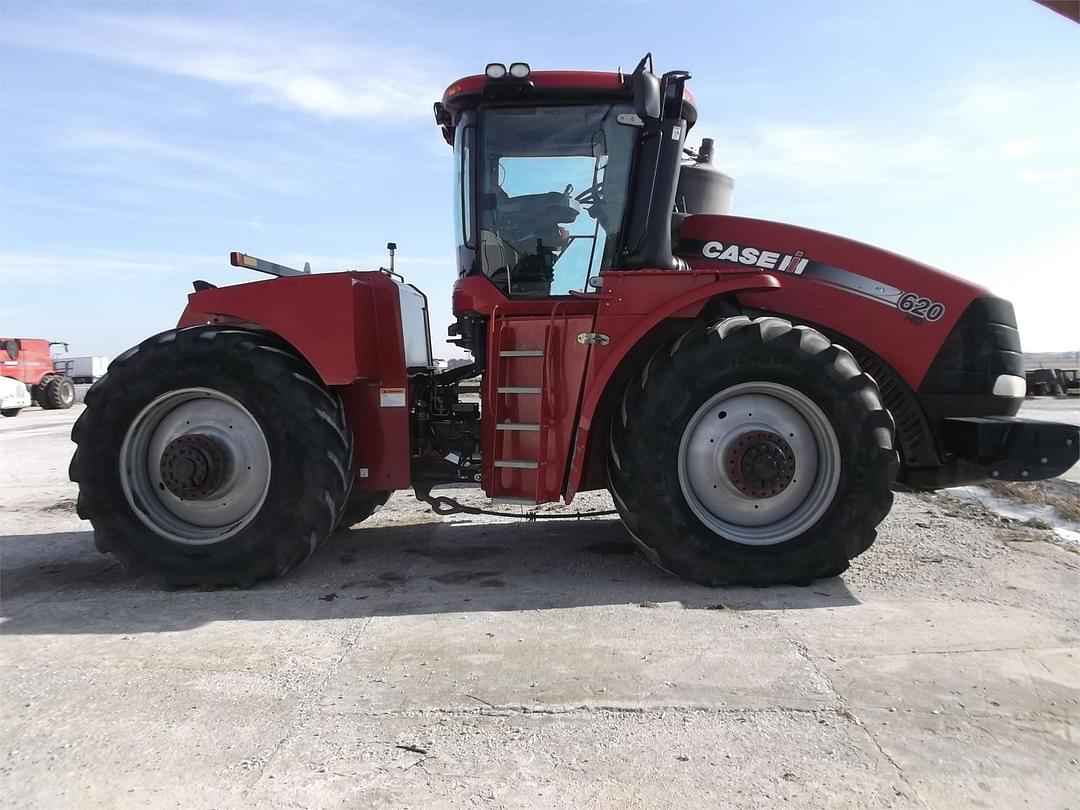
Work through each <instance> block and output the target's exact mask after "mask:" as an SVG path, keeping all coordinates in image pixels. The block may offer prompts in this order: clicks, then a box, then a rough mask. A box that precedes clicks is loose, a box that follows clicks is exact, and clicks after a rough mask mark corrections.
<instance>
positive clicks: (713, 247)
mask: <svg viewBox="0 0 1080 810" xmlns="http://www.w3.org/2000/svg"><path fill="white" fill-rule="evenodd" d="M701 255H702V256H704V257H705V258H706V259H716V260H717V261H720V262H732V263H733V264H735V263H737V264H748V265H751V266H753V267H760V268H762V269H763V270H778V271H779V272H781V273H795V274H796V275H798V274H801V273H802V271H803V270H805V269H806V265H808V264H809V263H810V260H809V259H806V258H803V252H802V251H801V250H797V251H795V253H794V254H792V255H788V254H786V253H778V252H777V251H775V250H762V249H761V248H756V247H740V246H739V245H732V244H727V245H725V244H724V243H723V242H706V243H705V245H704V247H702V249H701Z"/></svg>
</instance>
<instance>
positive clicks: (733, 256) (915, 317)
mask: <svg viewBox="0 0 1080 810" xmlns="http://www.w3.org/2000/svg"><path fill="white" fill-rule="evenodd" d="M699 244H700V243H699ZM701 255H702V256H704V257H705V258H706V259H713V260H714V261H718V262H731V263H732V264H745V265H748V266H751V267H760V268H761V269H763V270H775V271H776V272H779V273H792V274H794V275H797V276H803V277H804V278H812V279H813V280H814V281H817V282H820V283H822V284H828V285H830V286H833V287H839V288H840V289H842V290H846V291H847V292H849V293H852V294H853V295H858V296H861V297H863V298H869V299H870V300H872V301H877V302H878V303H879V304H884V305H886V306H889V307H896V308H897V309H899V310H900V311H901V312H903V313H904V314H905V315H907V316H908V320H909V321H911V322H913V323H919V322H923V321H931V322H932V321H940V320H941V318H942V316H944V315H945V305H944V304H943V303H941V302H939V301H933V300H931V299H929V298H925V297H924V296H921V295H919V294H918V293H914V292H905V291H904V290H901V289H898V288H896V287H893V286H892V285H890V284H885V283H884V282H881V281H878V280H877V279H873V278H870V277H868V276H863V275H860V274H859V273H853V272H852V271H850V270H845V269H843V268H842V267H833V266H832V265H831V264H825V263H823V262H818V261H813V260H811V259H808V258H806V254H804V253H803V252H802V251H801V250H797V251H795V252H794V253H791V254H788V253H780V252H778V251H775V250H762V249H761V248H756V247H743V246H742V245H735V244H731V243H725V242H716V241H713V242H705V243H704V244H703V245H701Z"/></svg>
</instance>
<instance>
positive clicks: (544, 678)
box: [324, 605, 835, 713]
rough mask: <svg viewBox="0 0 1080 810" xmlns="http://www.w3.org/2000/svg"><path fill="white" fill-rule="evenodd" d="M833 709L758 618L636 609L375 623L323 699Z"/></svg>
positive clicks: (392, 706) (404, 706)
mask: <svg viewBox="0 0 1080 810" xmlns="http://www.w3.org/2000/svg"><path fill="white" fill-rule="evenodd" d="M833 704H835V699H834V696H833V694H832V692H831V691H830V690H829V688H828V684H827V683H826V682H825V680H824V679H823V678H821V677H820V675H819V674H818V673H817V672H815V671H814V669H813V667H812V666H810V665H809V664H808V663H807V662H806V661H805V660H803V658H802V657H801V656H800V654H799V652H798V650H797V649H796V648H795V647H794V645H792V644H791V642H789V641H787V640H785V639H783V638H780V637H778V635H777V632H776V629H775V625H774V624H773V623H772V622H770V621H768V620H767V619H766V618H765V617H763V616H755V615H753V614H746V613H734V612H731V611H688V610H683V609H680V608H664V607H662V606H658V607H656V608H642V607H640V606H636V605H635V606H629V607H608V608H597V607H590V608H579V609H576V610H551V611H530V612H525V613H522V612H513V613H497V612H488V613H461V614H453V613H451V614H442V615H436V616H408V617H396V618H393V619H389V618H377V619H372V622H371V625H370V626H369V627H368V629H367V632H365V634H364V636H363V638H362V640H361V642H360V643H359V644H358V645H357V647H356V648H355V649H354V650H352V651H351V652H350V653H349V654H348V655H347V657H346V658H345V659H344V660H343V662H342V666H341V667H340V668H339V669H338V670H337V672H336V674H335V676H334V679H333V680H332V681H331V683H330V684H329V685H328V688H327V693H326V696H325V697H324V706H326V707H328V708H329V707H332V709H333V711H335V712H358V713H365V712H373V713H381V712H387V711H410V710H415V709H430V708H435V707H444V708H461V709H465V708H476V707H477V705H489V706H511V707H513V706H522V705H527V706H529V707H534V708H546V707H568V706H569V707H578V706H582V707H596V706H612V707H627V708H662V707H670V706H678V707H710V706H711V707H721V708H736V707H738V708H749V707H770V706H771V707H782V708H804V709H805V708H818V707H822V706H827V705H833Z"/></svg>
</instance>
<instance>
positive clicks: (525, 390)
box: [498, 385, 541, 394]
mask: <svg viewBox="0 0 1080 810" xmlns="http://www.w3.org/2000/svg"><path fill="white" fill-rule="evenodd" d="M498 391H499V393H500V394H539V393H540V391H541V389H540V388H539V386H537V387H535V388H534V387H532V386H528V385H501V386H499V389H498Z"/></svg>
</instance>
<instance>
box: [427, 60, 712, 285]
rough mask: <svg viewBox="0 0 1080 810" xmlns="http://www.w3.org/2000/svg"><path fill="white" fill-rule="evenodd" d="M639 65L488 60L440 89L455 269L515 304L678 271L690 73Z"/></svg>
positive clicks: (691, 117)
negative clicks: (675, 234) (603, 68)
mask: <svg viewBox="0 0 1080 810" xmlns="http://www.w3.org/2000/svg"><path fill="white" fill-rule="evenodd" d="M651 67H652V62H651V57H649V56H646V58H645V59H642V60H641V63H640V64H639V65H638V67H637V69H636V70H635V71H634V73H633V74H632V75H631V76H628V77H625V76H623V75H622V73H621V72H620V73H588V72H563V71H543V72H540V71H538V72H535V73H534V72H532V71H531V70H530V69H529V66H528V65H526V64H524V63H521V62H518V63H514V64H512V65H511V66H510V67H509V69H507V68H506V67H504V66H503V65H501V64H491V65H488V66H487V69H486V70H485V73H484V75H481V76H471V77H468V78H465V79H461V80H460V81H458V82H455V83H454V84H453V85H451V86H450V87H449V88H448V89H447V91H446V93H445V94H444V96H443V99H442V101H441V102H438V103H436V105H435V118H436V121H437V122H438V123H439V124H440V125H441V126H442V128H443V134H444V137H445V138H446V140H447V142H448V143H450V144H452V145H453V147H454V158H455V166H456V185H455V194H454V209H455V214H456V217H455V226H456V238H457V243H458V251H457V255H458V274H459V276H460V277H461V278H469V277H473V276H483V277H484V278H486V279H487V280H488V281H490V282H491V284H492V285H494V287H495V288H496V289H497V290H498V291H499V292H500V293H501V294H502V296H505V297H506V298H509V299H522V298H526V299H527V298H549V297H561V296H570V295H573V294H575V293H578V294H580V293H586V292H589V291H590V287H591V285H590V280H591V281H592V286H595V285H596V284H597V283H598V279H597V277H598V276H599V274H600V273H602V272H604V271H608V270H618V269H634V268H637V267H658V268H661V269H678V267H679V262H678V260H677V259H675V258H674V257H673V256H672V253H671V215H672V211H673V210H675V209H676V208H677V207H678V206H677V205H676V191H677V185H678V183H679V175H680V164H681V162H682V161H681V158H682V156H683V149H682V145H683V141H684V139H685V137H686V132H687V130H688V129H689V128H690V127H691V126H692V125H693V123H694V121H695V120H696V117H697V113H696V110H695V108H694V103H693V99H692V98H691V96H690V95H689V93H687V92H686V91H685V89H684V84H685V82H686V80H687V79H688V78H689V74H687V73H685V72H681V71H676V72H672V73H668V74H665V75H664V76H662V77H657V76H655V75H654V74H653V73H652V71H651ZM716 174H719V173H716ZM721 177H723V176H722V175H721ZM725 179H726V178H725ZM728 183H730V180H728ZM716 213H721V212H719V211H717V212H716Z"/></svg>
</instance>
